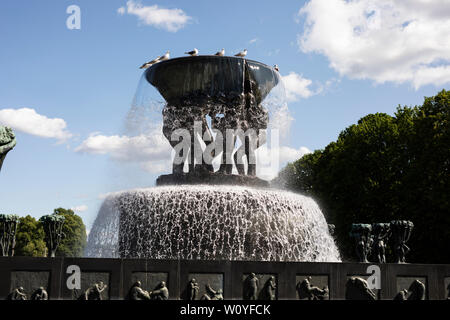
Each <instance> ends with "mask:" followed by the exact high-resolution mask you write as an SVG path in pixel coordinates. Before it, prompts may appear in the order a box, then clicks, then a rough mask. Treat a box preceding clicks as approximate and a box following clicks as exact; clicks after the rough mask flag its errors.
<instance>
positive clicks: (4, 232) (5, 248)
mask: <svg viewBox="0 0 450 320" xmlns="http://www.w3.org/2000/svg"><path fill="white" fill-rule="evenodd" d="M18 223H19V217H18V216H16V215H14V214H0V256H3V257H7V256H9V255H11V256H12V255H13V250H14V248H13V247H14V244H15V239H16V231H17V224H18Z"/></svg>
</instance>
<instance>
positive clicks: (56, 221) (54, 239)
mask: <svg viewBox="0 0 450 320" xmlns="http://www.w3.org/2000/svg"><path fill="white" fill-rule="evenodd" d="M65 219H66V218H65V217H64V216H61V215H57V214H51V215H47V216H43V217H41V218H40V219H39V221H40V222H41V223H42V225H43V227H44V232H45V243H46V244H47V249H48V257H51V258H54V257H55V256H56V250H57V249H58V246H59V244H60V243H61V240H62V239H63V237H64V233H63V232H62V227H63V225H64V220H65Z"/></svg>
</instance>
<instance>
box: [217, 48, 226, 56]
mask: <svg viewBox="0 0 450 320" xmlns="http://www.w3.org/2000/svg"><path fill="white" fill-rule="evenodd" d="M214 55H215V56H219V57H223V56H224V55H225V49H224V48H222V50H220V51H217V52H216V53H215V54H214Z"/></svg>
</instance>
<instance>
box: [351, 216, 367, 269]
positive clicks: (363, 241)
mask: <svg viewBox="0 0 450 320" xmlns="http://www.w3.org/2000/svg"><path fill="white" fill-rule="evenodd" d="M371 231H372V226H371V225H370V224H362V223H354V224H352V229H351V231H350V237H352V238H355V241H356V255H357V256H358V260H359V262H365V263H367V262H369V261H368V260H367V257H368V256H369V253H370V249H371V246H372V237H371V236H370V233H371Z"/></svg>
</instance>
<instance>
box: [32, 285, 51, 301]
mask: <svg viewBox="0 0 450 320" xmlns="http://www.w3.org/2000/svg"><path fill="white" fill-rule="evenodd" d="M30 300H48V293H47V291H46V290H45V289H44V287H39V289H37V290H36V291H34V292H33V294H32V295H31V299H30Z"/></svg>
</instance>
